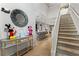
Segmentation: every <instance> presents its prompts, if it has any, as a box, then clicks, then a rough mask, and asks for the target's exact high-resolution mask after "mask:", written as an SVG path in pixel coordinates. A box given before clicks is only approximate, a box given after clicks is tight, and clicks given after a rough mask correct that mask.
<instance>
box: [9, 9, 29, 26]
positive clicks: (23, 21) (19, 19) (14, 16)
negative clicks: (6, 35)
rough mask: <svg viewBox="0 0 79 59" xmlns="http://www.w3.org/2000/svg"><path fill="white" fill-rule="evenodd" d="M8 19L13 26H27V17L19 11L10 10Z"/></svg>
mask: <svg viewBox="0 0 79 59" xmlns="http://www.w3.org/2000/svg"><path fill="white" fill-rule="evenodd" d="M10 17H11V20H12V22H13V24H14V25H15V26H18V27H24V26H26V25H27V24H28V16H27V15H26V14H25V12H24V11H22V10H20V9H14V10H12V12H11V14H10Z"/></svg>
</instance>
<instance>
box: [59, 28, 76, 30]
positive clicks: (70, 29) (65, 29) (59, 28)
mask: <svg viewBox="0 0 79 59" xmlns="http://www.w3.org/2000/svg"><path fill="white" fill-rule="evenodd" d="M59 30H76V28H59Z"/></svg>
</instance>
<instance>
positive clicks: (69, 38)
mask: <svg viewBox="0 0 79 59" xmlns="http://www.w3.org/2000/svg"><path fill="white" fill-rule="evenodd" d="M58 38H62V39H71V40H72V39H73V40H79V39H78V38H73V37H63V36H59V37H58Z"/></svg>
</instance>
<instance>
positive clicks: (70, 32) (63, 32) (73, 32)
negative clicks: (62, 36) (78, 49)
mask: <svg viewBox="0 0 79 59" xmlns="http://www.w3.org/2000/svg"><path fill="white" fill-rule="evenodd" d="M59 32H61V33H77V31H59Z"/></svg>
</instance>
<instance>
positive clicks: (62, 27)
mask: <svg viewBox="0 0 79 59" xmlns="http://www.w3.org/2000/svg"><path fill="white" fill-rule="evenodd" d="M60 28H75V27H60Z"/></svg>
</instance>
